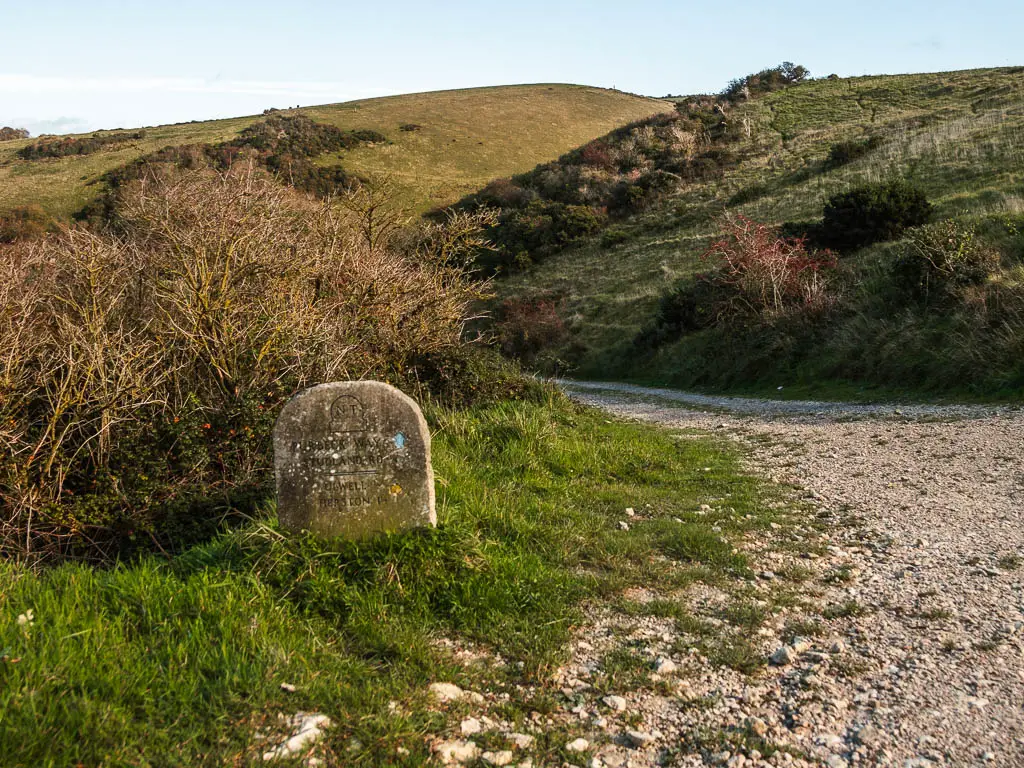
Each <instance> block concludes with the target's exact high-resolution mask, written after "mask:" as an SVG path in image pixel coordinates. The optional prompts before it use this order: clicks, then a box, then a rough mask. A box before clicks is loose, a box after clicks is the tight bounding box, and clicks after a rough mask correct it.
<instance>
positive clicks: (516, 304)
mask: <svg viewBox="0 0 1024 768" xmlns="http://www.w3.org/2000/svg"><path fill="white" fill-rule="evenodd" d="M558 305H559V301H558V299H557V298H556V297H554V296H552V295H550V294H541V295H535V296H526V297H522V298H514V299H506V300H505V301H504V302H502V304H501V307H500V308H499V309H498V312H497V317H496V318H495V319H496V321H497V322H496V323H495V329H496V331H497V333H498V344H499V346H500V347H501V351H502V352H503V353H504V354H506V355H508V356H509V357H514V358H517V359H519V360H523V361H525V362H531V361H532V360H533V359H534V358H535V357H536V356H537V354H538V353H539V352H540V351H541V350H543V349H545V348H547V347H550V346H552V345H554V344H558V343H559V342H561V341H564V340H565V339H566V338H567V337H568V334H569V332H568V330H567V329H566V327H565V321H563V320H562V318H561V316H560V314H559V311H558V309H559V308H558Z"/></svg>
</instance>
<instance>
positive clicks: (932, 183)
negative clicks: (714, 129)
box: [499, 68, 1024, 389]
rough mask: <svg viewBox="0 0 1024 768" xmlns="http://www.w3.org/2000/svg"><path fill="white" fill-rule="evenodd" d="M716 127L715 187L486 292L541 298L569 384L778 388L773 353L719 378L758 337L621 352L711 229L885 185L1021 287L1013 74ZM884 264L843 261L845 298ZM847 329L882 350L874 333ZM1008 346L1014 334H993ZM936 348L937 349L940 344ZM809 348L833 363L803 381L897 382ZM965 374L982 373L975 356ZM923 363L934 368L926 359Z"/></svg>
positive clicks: (687, 192) (699, 186) (984, 73)
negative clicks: (975, 245) (720, 157)
mask: <svg viewBox="0 0 1024 768" xmlns="http://www.w3.org/2000/svg"><path fill="white" fill-rule="evenodd" d="M728 120H729V122H730V124H731V125H732V126H733V127H734V128H735V127H737V126H738V127H739V133H740V134H741V136H740V138H739V139H738V140H737V141H735V142H734V143H733V144H730V145H729V147H730V149H729V152H730V154H731V155H732V156H734V158H735V160H734V161H730V163H729V164H728V165H727V166H726V167H725V168H724V172H722V173H721V174H720V175H719V176H718V177H714V178H708V179H704V180H702V179H699V178H697V179H686V180H684V181H683V182H682V183H680V184H679V185H678V187H677V188H676V189H675V190H674V191H672V192H671V194H668V195H665V196H663V197H661V198H660V199H658V200H657V201H656V202H654V203H652V204H651V205H650V206H648V207H647V208H646V210H643V211H641V212H639V213H636V214H635V215H632V216H629V217H626V218H621V217H620V218H618V219H616V220H613V221H612V222H610V227H611V229H612V230H614V237H607V236H605V235H607V231H606V233H605V235H602V234H600V233H599V234H596V235H592V236H590V237H588V238H586V239H583V240H582V241H579V242H578V243H576V244H574V245H573V246H572V247H570V248H568V249H566V250H563V251H561V252H559V253H557V254H555V255H552V256H549V257H547V258H545V259H543V260H542V261H540V263H539V264H536V265H534V266H532V267H531V268H530V269H528V270H525V271H517V272H514V273H513V274H511V275H509V276H508V277H506V278H505V279H504V280H502V281H500V282H499V286H500V288H499V290H500V293H501V295H500V297H499V300H500V301H505V300H509V299H512V300H519V301H521V302H523V303H526V304H529V302H530V301H531V299H533V300H537V299H538V298H539V297H547V299H548V300H549V301H550V302H554V304H555V305H557V313H558V317H559V321H560V322H561V323H562V324H564V326H565V332H564V333H552V334H551V335H552V336H553V337H557V341H556V342H554V343H552V344H550V345H549V347H548V348H547V349H546V350H544V352H543V353H542V354H543V355H544V356H546V358H547V359H548V361H550V360H552V359H556V358H557V359H560V360H561V361H562V362H563V363H568V370H573V369H575V370H576V372H577V373H578V374H580V375H586V376H591V377H594V376H606V377H611V376H618V377H627V378H633V379H634V380H646V381H651V382H662V383H673V384H677V385H685V386H695V385H697V386H710V387H717V386H732V387H736V386H738V387H740V388H743V387H753V388H757V387H759V386H767V385H769V384H774V383H775V379H778V378H782V379H783V380H786V382H787V383H789V382H790V381H792V376H795V375H797V374H798V373H799V372H800V371H798V370H797V369H798V368H799V367H800V365H802V364H803V362H804V361H796V362H794V360H793V359H792V358H786V355H785V354H781V353H780V358H779V360H777V361H776V362H772V361H765V360H762V361H761V362H760V363H759V366H758V367H756V370H755V369H751V368H749V367H748V368H744V367H743V366H742V365H739V366H737V367H735V368H734V369H732V370H726V368H727V365H726V363H727V361H728V358H729V357H730V355H733V354H738V355H741V356H742V355H749V354H750V353H751V349H750V347H751V345H753V346H756V345H757V344H758V343H763V342H764V339H763V338H762V339H761V341H759V342H758V341H751V339H749V338H744V339H739V338H738V335H737V333H732V334H730V333H726V332H725V331H723V330H722V329H718V331H717V332H715V333H708V332H702V333H697V334H692V335H691V336H689V337H685V338H684V339H682V341H680V342H677V343H670V344H666V345H663V346H662V347H661V348H659V349H657V350H655V351H653V352H652V351H646V352H642V353H641V352H639V351H638V350H637V349H636V348H635V345H634V339H635V337H636V336H637V334H638V332H640V331H641V330H642V329H643V328H644V327H646V326H649V325H650V323H651V322H652V321H653V320H654V318H655V316H656V314H657V312H658V308H659V302H660V301H661V298H662V297H663V296H664V295H665V293H666V291H667V290H669V289H670V288H671V287H672V286H674V285H677V284H679V282H680V281H682V283H683V284H685V283H686V282H687V281H688V280H689V281H691V282H692V279H693V277H694V275H696V274H697V273H701V272H705V271H707V270H709V269H710V268H712V266H713V264H712V263H710V262H708V261H707V260H702V259H701V255H702V254H703V253H705V252H706V251H707V249H708V247H709V245H710V244H711V243H712V242H713V241H714V240H715V239H717V238H718V236H719V235H720V233H721V231H722V229H721V227H722V217H723V215H725V214H733V215H735V214H743V215H745V216H748V217H750V218H752V219H755V220H757V221H760V222H765V223H768V224H772V225H775V224H781V223H783V222H787V221H802V220H808V219H813V218H815V217H820V216H821V213H822V206H823V204H824V203H825V202H826V200H828V198H829V197H830V196H832V195H834V194H836V193H838V192H843V191H845V190H848V189H850V188H852V187H854V186H857V185H861V184H864V183H871V182H880V181H883V180H886V179H889V178H901V179H907V180H909V181H910V182H911V183H913V184H914V185H915V186H917V187H918V188H920V189H921V190H923V191H924V193H925V194H927V196H928V199H929V200H930V201H931V202H932V203H933V205H934V206H935V213H934V217H933V219H934V220H936V221H939V220H943V219H947V218H955V219H957V220H959V221H962V222H968V223H970V224H971V225H976V226H979V227H981V229H983V230H985V231H987V232H989V233H990V234H992V236H993V238H994V239H995V240H998V241H1000V242H1001V243H1002V244H1003V245H1005V246H1006V247H1004V248H1003V256H1004V266H1005V270H1004V273H1003V274H1002V275H1001V276H1000V280H1002V282H1003V284H1004V285H1006V284H1009V283H1015V282H1019V281H1018V280H1017V278H1014V274H1017V275H1018V277H1019V269H1018V267H1017V265H1018V264H1019V257H1021V256H1024V243H1022V242H1021V241H1020V239H1019V237H1018V236H1017V233H1018V231H1024V228H1021V227H1020V226H1019V222H1020V219H1021V214H1024V69H1022V68H1003V69H991V70H973V71H964V72H948V73H935V74H919V75H900V76H877V77H858V78H849V79H822V80H814V81H808V82H805V83H802V84H799V85H795V86H792V87H789V88H786V89H784V90H780V91H777V92H774V93H771V94H768V95H765V96H762V97H760V98H757V99H755V100H752V101H749V102H747V103H743V104H740V105H738V106H735V107H734V108H733V109H732V110H731V111H730V112H729V114H728ZM870 137H877V139H876V140H875V141H876V142H877V143H878V145H877V146H874V145H873V148H872V149H871V150H870V151H867V152H866V153H865V154H864V155H863V156H861V157H858V158H857V159H854V160H853V161H852V162H849V163H847V164H844V165H841V166H839V167H830V166H829V164H828V163H827V162H826V158H827V157H828V155H829V152H830V150H831V148H832V147H833V146H834V145H835V144H836V143H838V142H842V141H847V140H865V139H868V138H870ZM634 139H635V137H633V138H630V139H629V141H634ZM996 230H998V231H996ZM892 257H893V251H892V246H886V245H879V246H873V247H872V248H868V249H866V250H864V251H862V252H858V253H856V254H853V255H851V256H849V257H844V258H843V259H842V261H841V265H842V268H843V269H844V270H846V271H848V272H852V273H855V277H854V279H853V280H852V283H853V284H854V285H855V287H854V289H853V290H855V291H856V290H861V289H862V288H863V289H864V290H874V288H872V287H871V285H869V284H871V281H872V280H875V279H876V278H877V276H878V273H879V271H880V270H882V269H883V265H885V264H887V263H888V262H889V261H891V260H892ZM1015 269H1018V272H1017V273H1015V272H1014V270H1015ZM864 286H867V287H866V288H864ZM833 319H835V318H833ZM932 319H933V320H934V319H935V318H934V317H933V318H932ZM915 322H916V320H915ZM999 322H1002V320H999ZM1014 322H1016V321H1014ZM549 330H550V329H549ZM847 330H848V331H849V333H851V334H859V333H869V332H879V333H880V334H881V336H882V337H884V333H882V332H881V330H880V329H879V328H873V329H866V328H860V329H857V328H848V329H847ZM889 330H890V331H892V332H893V333H896V330H895V329H892V328H890V329H889ZM953 330H954V329H953V328H951V327H947V328H946V329H945V331H946V332H949V333H950V334H951V335H950V337H949V341H950V343H952V341H953V337H956V338H959V337H960V336H961V335H962V334H961V333H960V331H963V329H959V330H958V331H957V333H952V331H953ZM941 335H942V334H941V333H940V334H939V336H940V337H941ZM1010 335H1013V336H1015V335H1017V334H1016V331H1014V332H1013V333H1009V332H1008V333H1007V334H1004V336H1010ZM1018 340H1019V339H1018ZM933 341H934V343H935V344H940V343H941V338H938V339H936V340H933ZM786 343H787V344H795V343H797V340H795V339H793V338H790V339H788V340H787V341H786ZM815 343H819V349H817V350H816V351H814V350H812V352H814V354H817V353H819V352H820V353H822V354H825V353H828V354H829V355H832V358H833V359H834V361H836V364H837V367H835V370H831V369H830V370H829V371H822V370H818V371H816V372H815V375H817V374H822V373H825V374H827V375H830V376H836V377H838V378H843V377H845V378H849V379H858V378H860V379H862V380H864V381H870V380H872V378H873V377H874V379H875V381H874V383H883V384H893V383H895V382H893V381H888V382H886V381H881V379H884V378H885V377H881V376H879V375H878V374H877V371H860V372H853V373H851V372H849V371H845V370H839V369H840V368H842V365H841V364H840V363H842V362H843V361H842V360H841V359H840V358H842V355H843V354H846V355H852V354H854V353H857V354H860V353H861V352H863V350H857V349H854V346H855V345H852V344H850V345H848V346H847V347H846V349H845V351H844V352H840V351H839V350H838V349H837V348H829V349H826V347H828V344H827V343H825V342H821V340H820V339H818V341H817V342H815ZM922 343H924V342H922ZM929 343H932V342H929ZM1012 343H1014V344H1016V343H1017V340H1014V341H1013V342H1012ZM937 349H938V348H937V347H936V350H937ZM776 352H778V350H776ZM786 354H788V352H787V353H786ZM782 358H785V359H782ZM965 359H966V358H965ZM780 360H781V361H780ZM741 362H745V361H741ZM797 362H799V363H800V365H797ZM958 364H959V363H958ZM963 364H964V365H966V364H967V363H966V362H964V363H963ZM974 364H977V365H984V364H985V361H984V360H982V359H981V356H979V355H975V357H974ZM929 365H933V366H934V367H938V363H937V362H936V361H935V360H933V361H931V362H930V363H929ZM560 369H561V370H563V371H565V370H567V368H566V366H565V365H563V366H561V368H560ZM707 371H711V373H708V374H707V375H705V373H703V372H707ZM886 375H887V376H888V377H889V378H894V379H898V378H899V376H898V375H897V374H894V373H893V374H886ZM1009 375H1010V374H1009V373H1007V376H1009ZM922 376H924V374H922ZM1007 376H1004V377H1003V378H1004V379H1005V378H1007ZM768 379H771V381H769V380H768ZM1003 383H1004V384H1005V383H1007V382H1005V381H1004V382H1003ZM772 389H774V386H772Z"/></svg>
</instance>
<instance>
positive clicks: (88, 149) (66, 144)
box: [17, 131, 146, 160]
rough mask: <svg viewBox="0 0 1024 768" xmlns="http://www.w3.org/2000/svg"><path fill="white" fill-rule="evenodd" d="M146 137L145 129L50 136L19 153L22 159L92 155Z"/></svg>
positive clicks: (23, 148) (20, 150)
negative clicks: (87, 134) (88, 134)
mask: <svg viewBox="0 0 1024 768" xmlns="http://www.w3.org/2000/svg"><path fill="white" fill-rule="evenodd" d="M26 135H27V134H26ZM145 137H146V132H145V131H132V132H130V133H129V132H127V131H120V132H117V133H96V134H93V135H92V136H57V137H49V138H45V139H40V140H39V141H36V142H34V143H33V144H29V145H28V146H25V147H22V148H21V149H19V150H18V152H17V154H18V157H20V158H21V159H22V160H39V159H41V158H44V157H68V156H69V155H91V154H92V153H94V152H99V151H101V150H103V149H107V148H108V147H111V146H115V145H118V144H125V143H127V142H129V141H138V140H139V139H144V138H145Z"/></svg>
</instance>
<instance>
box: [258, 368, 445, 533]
mask: <svg viewBox="0 0 1024 768" xmlns="http://www.w3.org/2000/svg"><path fill="white" fill-rule="evenodd" d="M274 474H275V475H276V479H277V510H278V516H279V517H280V519H281V524H282V525H283V526H284V527H285V528H288V529H290V530H295V531H298V530H309V531H312V532H314V533H316V534H318V535H321V536H325V537H336V536H338V537H344V538H346V539H358V538H363V537H365V536H369V535H372V534H375V533H383V532H386V531H399V530H402V529H405V528H413V527H416V526H425V525H436V523H437V514H436V512H435V511H434V473H433V470H432V469H431V467H430V432H429V430H428V429H427V422H426V421H425V420H424V418H423V414H422V413H421V412H420V409H419V406H418V405H416V402H415V401H414V400H413V399H412V398H410V397H409V396H408V395H406V394H404V393H403V392H401V391H399V390H397V389H395V388H394V387H392V386H390V385H388V384H384V383H382V382H379V381H346V382H335V383H331V384H321V385H319V386H316V387H312V388H310V389H307V390H305V391H303V392H300V393H299V394H297V395H296V396H295V397H293V398H292V399H291V400H290V401H289V402H288V404H287V405H285V407H284V408H283V409H282V410H281V415H280V416H279V417H278V419H277V423H276V424H275V425H274Z"/></svg>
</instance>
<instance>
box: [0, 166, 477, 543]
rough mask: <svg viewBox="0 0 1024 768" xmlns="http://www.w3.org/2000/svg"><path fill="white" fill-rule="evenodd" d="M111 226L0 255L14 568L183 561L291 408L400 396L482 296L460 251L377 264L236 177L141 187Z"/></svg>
mask: <svg viewBox="0 0 1024 768" xmlns="http://www.w3.org/2000/svg"><path fill="white" fill-rule="evenodd" d="M118 222H119V229H120V231H121V233H122V234H121V235H119V236H118V237H113V236H99V235H95V234H91V233H88V232H84V231H76V230H71V231H65V232H62V233H61V234H59V235H54V236H50V237H48V238H46V239H44V240H42V241H39V242H35V243H27V242H18V243H15V244H13V245H10V246H6V247H4V248H2V249H0V270H2V273H3V274H2V278H3V279H2V280H0V376H2V387H0V509H2V513H3V517H2V519H0V545H2V546H3V548H4V550H5V551H7V552H13V551H21V552H43V553H46V552H49V553H56V552H64V553H71V554H96V553H97V552H108V553H109V552H112V551H115V550H116V549H117V548H118V547H120V546H121V545H123V544H125V542H127V541H129V540H130V539H131V538H132V537H135V538H136V539H137V538H139V537H142V538H144V539H146V540H148V539H149V538H150V537H153V538H154V539H155V540H158V541H160V542H161V543H162V545H163V546H165V547H166V546H171V545H173V543H174V542H175V540H176V538H178V537H180V536H184V535H186V534H187V531H186V530H184V528H183V526H184V525H185V524H186V523H188V524H189V525H191V524H194V523H197V522H200V523H201V522H204V521H205V522H209V520H210V517H211V514H213V513H212V512H211V511H210V507H209V505H210V504H214V505H219V506H220V507H221V508H224V507H230V506H232V505H238V504H242V503H244V501H245V499H247V498H252V497H253V495H254V494H259V493H261V492H265V490H266V489H265V484H266V482H267V479H268V477H269V474H268V467H269V465H270V460H271V457H270V431H271V427H272V424H273V419H274V417H275V415H276V412H277V409H278V407H279V406H280V405H281V404H282V403H283V402H284V401H285V400H286V399H287V398H288V397H290V395H291V394H292V393H293V392H295V391H296V390H297V389H298V388H300V387H303V386H306V385H308V384H313V383H318V382H321V381H330V380H337V379H346V378H360V377H365V376H375V377H379V378H383V379H387V380H391V381H395V382H396V383H404V382H405V379H403V378H402V376H403V372H404V371H405V369H406V367H407V366H408V365H411V364H412V362H413V361H416V362H418V363H419V364H420V365H422V364H423V361H424V359H427V360H429V358H430V357H431V356H434V355H438V356H444V355H449V354H452V353H454V352H457V351H458V350H460V349H461V348H462V341H461V339H462V334H463V327H464V324H465V322H466V319H467V318H468V316H469V307H470V305H471V303H472V302H474V301H476V300H477V299H478V298H479V297H480V288H481V287H480V285H479V284H477V283H475V282H474V281H473V280H472V279H471V278H470V276H469V274H468V273H467V271H466V269H465V268H464V267H462V266H460V262H459V253H458V250H459V246H458V239H457V238H455V240H453V239H452V238H447V240H446V238H444V237H442V236H441V235H440V234H439V233H437V232H435V233H433V235H432V236H430V237H424V238H421V239H420V240H419V241H418V242H417V243H416V245H415V246H414V247H410V248H408V249H406V250H405V251H404V252H398V251H396V250H395V249H394V248H393V247H392V245H391V244H390V243H387V242H380V241H378V242H377V243H376V244H374V245H371V244H369V243H368V242H367V241H366V239H365V238H364V236H363V234H362V232H361V228H360V226H359V222H358V221H355V220H354V217H353V214H351V213H349V212H347V211H344V210H342V211H339V210H338V209H337V208H336V207H331V206H328V205H325V204H319V203H315V202H313V201H311V200H309V199H307V198H305V197H304V196H301V195H299V194H298V193H296V192H294V191H290V190H287V189H286V188H282V187H280V186H278V185H276V184H274V183H273V182H272V181H271V180H270V179H267V178H265V177H263V176H261V175H259V174H257V173H252V172H246V171H243V169H241V168H238V169H236V170H234V171H232V172H231V173H229V174H227V175H219V174H216V173H214V172H212V171H201V172H192V173H189V174H185V175H182V174H181V173H177V172H167V173H164V174H160V175H154V176H151V177H150V178H148V179H146V180H145V181H144V182H136V183H134V184H131V185H129V186H128V187H127V188H126V189H125V190H123V195H122V196H121V199H120V208H119V210H118ZM436 226H438V227H442V228H443V225H436ZM444 242H448V243H449V245H451V246H452V247H451V248H450V249H449V251H448V253H441V252H439V250H438V248H437V246H438V244H439V243H444ZM453 242H454V243H455V244H454V245H452V243H453ZM203 505H206V507H203ZM203 509H206V511H205V512H204V511H203Z"/></svg>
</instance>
